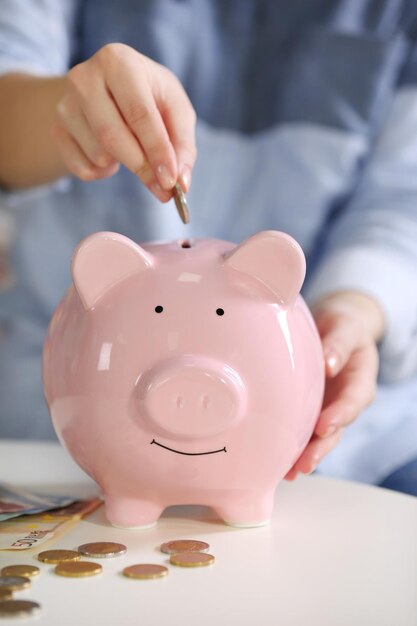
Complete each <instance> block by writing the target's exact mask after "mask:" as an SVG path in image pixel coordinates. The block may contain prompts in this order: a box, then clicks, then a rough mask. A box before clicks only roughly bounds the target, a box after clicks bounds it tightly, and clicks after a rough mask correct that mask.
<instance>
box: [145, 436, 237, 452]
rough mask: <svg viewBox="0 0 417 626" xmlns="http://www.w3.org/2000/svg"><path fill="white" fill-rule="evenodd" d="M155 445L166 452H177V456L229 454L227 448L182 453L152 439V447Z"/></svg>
mask: <svg viewBox="0 0 417 626" xmlns="http://www.w3.org/2000/svg"><path fill="white" fill-rule="evenodd" d="M153 443H154V444H155V445H157V446H159V447H160V448H164V449H165V450H170V452H175V453H176V454H185V455H186V456H201V455H203V454H216V453H217V452H227V450H226V446H224V448H220V449H219V450H210V451H209V452H181V450H174V448H168V446H164V445H163V444H162V443H158V442H157V441H156V440H155V439H152V441H151V445H152V444H153Z"/></svg>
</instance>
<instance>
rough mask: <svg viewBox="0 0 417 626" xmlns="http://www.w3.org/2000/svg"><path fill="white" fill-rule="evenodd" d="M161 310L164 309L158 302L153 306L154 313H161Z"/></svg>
mask: <svg viewBox="0 0 417 626" xmlns="http://www.w3.org/2000/svg"><path fill="white" fill-rule="evenodd" d="M163 310H164V307H163V306H161V305H160V304H158V306H156V307H155V313H162V311H163Z"/></svg>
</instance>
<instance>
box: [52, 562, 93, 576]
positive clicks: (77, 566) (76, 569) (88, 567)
mask: <svg viewBox="0 0 417 626" xmlns="http://www.w3.org/2000/svg"><path fill="white" fill-rule="evenodd" d="M102 571H103V568H102V567H101V565H99V563H92V562H91V561H72V562H71V561H69V562H66V563H59V564H58V565H57V566H56V568H55V574H59V576H68V577H69V578H83V577H85V576H95V575H96V574H100V572H102Z"/></svg>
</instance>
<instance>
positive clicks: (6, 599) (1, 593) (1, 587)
mask: <svg viewBox="0 0 417 626" xmlns="http://www.w3.org/2000/svg"><path fill="white" fill-rule="evenodd" d="M39 573H40V569H39V567H35V566H34V565H8V566H6V567H3V568H2V570H1V572H0V574H1V576H0V618H1V617H25V616H29V615H35V614H36V613H38V612H39V611H40V608H41V607H40V604H38V603H37V602H33V601H32V600H15V599H13V592H14V591H22V590H23V589H28V588H29V587H30V586H31V581H30V578H32V577H34V576H38V575H39Z"/></svg>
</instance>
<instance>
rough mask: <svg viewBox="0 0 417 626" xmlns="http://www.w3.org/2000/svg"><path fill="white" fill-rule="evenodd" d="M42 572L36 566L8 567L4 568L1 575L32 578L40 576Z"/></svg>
mask: <svg viewBox="0 0 417 626" xmlns="http://www.w3.org/2000/svg"><path fill="white" fill-rule="evenodd" d="M40 571H41V570H40V569H39V567H35V566H34V565H6V567H3V569H2V570H1V575H2V576H25V577H26V578H32V576H38V575H39V573H40Z"/></svg>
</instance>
